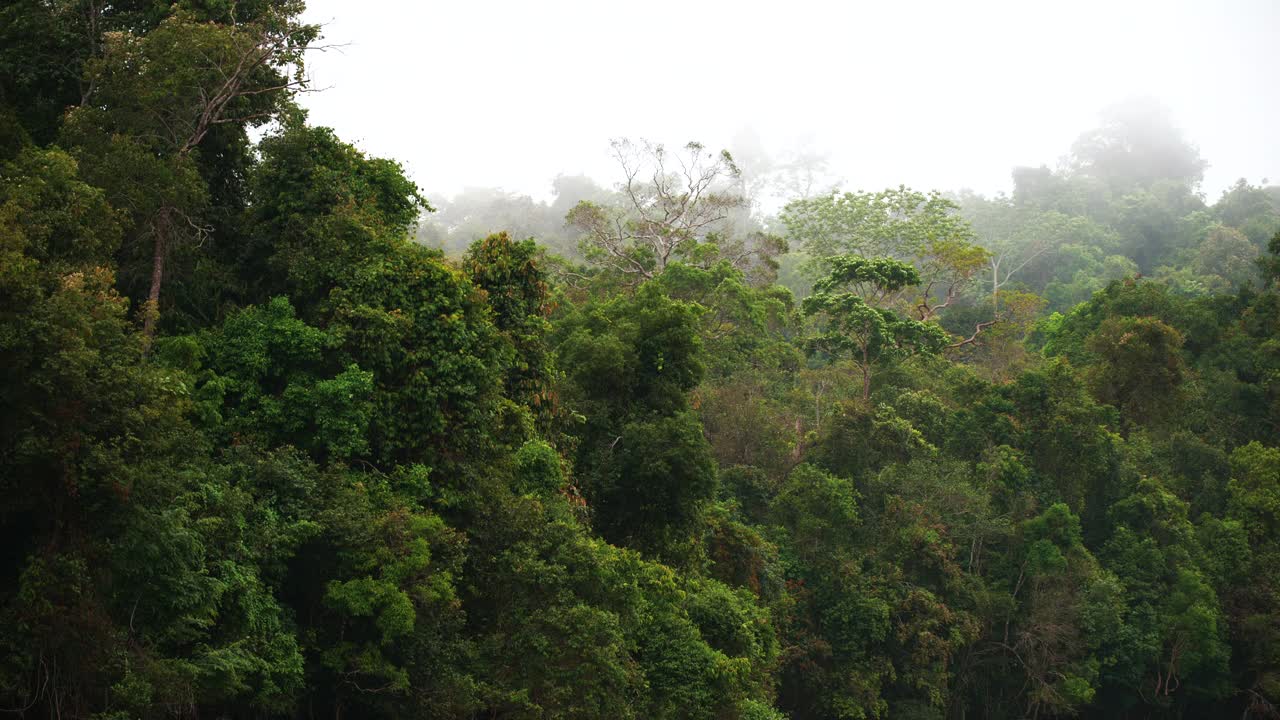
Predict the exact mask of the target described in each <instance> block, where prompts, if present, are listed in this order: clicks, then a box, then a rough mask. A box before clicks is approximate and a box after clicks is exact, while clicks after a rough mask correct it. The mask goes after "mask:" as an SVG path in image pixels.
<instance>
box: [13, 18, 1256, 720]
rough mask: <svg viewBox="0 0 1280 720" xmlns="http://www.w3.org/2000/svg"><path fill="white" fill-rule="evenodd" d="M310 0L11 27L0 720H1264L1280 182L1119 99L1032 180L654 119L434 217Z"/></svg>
mask: <svg viewBox="0 0 1280 720" xmlns="http://www.w3.org/2000/svg"><path fill="white" fill-rule="evenodd" d="M300 11H301V7H300V5H299V4H298V3H296V2H292V0H263V1H260V2H248V3H224V2H199V1H194V0H193V1H191V2H188V1H186V0H179V1H178V2H173V3H164V2H146V3H141V2H123V3H115V4H101V3H91V2H90V3H79V2H57V3H49V2H36V1H34V0H19V1H18V2H13V3H9V4H8V5H7V6H6V7H5V8H3V9H0V20H2V22H0V40H2V42H0V70H2V72H0V363H2V364H3V368H4V372H3V373H2V374H0V498H2V501H0V710H2V711H4V712H5V713H6V714H13V715H15V716H17V717H25V716H33V717H35V716H41V717H43V716H49V717H86V718H88V717H92V718H100V719H102V720H107V719H112V720H117V719H118V720H123V719H125V718H162V717H170V716H177V717H201V716H203V717H226V718H231V717H243V718H261V717H334V718H339V717H342V716H344V715H345V716H350V717H371V718H409V717H414V718H418V717H423V718H481V717H483V718H509V719H512V720H514V719H516V718H602V719H603V718H610V719H613V718H637V719H638V718H645V719H649V718H705V719H707V720H770V719H778V718H783V717H789V718H794V719H795V720H810V719H811V720H826V719H829V718H830V719H836V718H839V719H858V718H904V719H905V718H965V717H989V718H1022V717H1041V716H1043V717H1068V716H1082V717H1096V718H1138V717H1142V718H1147V717H1205V716H1225V715H1230V716H1233V717H1238V716H1243V717H1248V718H1276V717H1280V708H1278V704H1280V232H1278V231H1280V196H1278V194H1277V193H1276V191H1275V189H1274V188H1258V187H1253V186H1250V185H1248V184H1247V183H1244V182H1243V181H1241V183H1240V184H1238V185H1236V186H1235V187H1233V188H1231V189H1230V190H1229V191H1228V192H1227V193H1226V194H1225V195H1224V196H1223V197H1222V198H1221V199H1220V200H1219V201H1218V202H1217V203H1215V204H1213V205H1207V204H1206V203H1205V201H1204V200H1203V198H1202V197H1201V196H1200V195H1198V194H1197V192H1196V188H1197V182H1198V180H1199V177H1200V173H1201V172H1202V170H1203V167H1204V162H1203V160H1201V159H1200V157H1199V154H1198V153H1197V152H1196V151H1195V150H1194V148H1191V147H1190V146H1189V145H1187V144H1186V143H1185V142H1184V141H1183V140H1182V139H1181V137H1180V136H1179V135H1178V134H1177V133H1176V131H1174V130H1172V129H1171V126H1169V125H1168V123H1167V121H1165V120H1164V119H1162V118H1161V117H1160V116H1159V115H1158V114H1156V115H1151V114H1150V113H1147V114H1143V113H1140V112H1138V111H1137V110H1135V109H1134V108H1133V107H1126V108H1121V109H1119V110H1117V111H1115V112H1114V113H1112V115H1110V116H1108V119H1107V122H1106V124H1104V126H1103V127H1101V128H1099V129H1098V130H1095V131H1092V132H1089V133H1086V134H1085V135H1084V136H1082V138H1081V140H1080V141H1079V142H1078V143H1077V145H1076V146H1075V148H1074V149H1073V154H1072V156H1071V162H1069V163H1068V164H1066V165H1064V167H1063V168H1062V169H1060V170H1049V169H1047V168H1040V169H1019V170H1018V171H1016V172H1015V180H1016V190H1015V192H1014V195H1013V196H1012V197H997V198H994V199H992V198H982V197H977V196H972V195H966V196H960V197H957V198H949V197H946V196H943V195H941V194H938V193H930V194H923V193H919V192H915V191H912V190H910V189H907V188H897V189H889V190H885V191H883V192H878V193H841V194H830V195H821V196H816V197H809V198H801V199H797V200H795V201H794V202H792V203H791V204H789V205H788V206H787V207H786V209H785V210H784V211H783V213H782V214H781V216H780V218H778V219H777V220H776V222H775V221H767V220H762V219H760V218H757V217H753V216H751V214H750V213H751V208H752V204H751V202H750V201H749V198H746V197H744V196H743V195H742V193H743V192H745V189H746V188H748V187H749V186H751V183H752V182H755V179H752V178H747V177H745V176H744V174H743V171H742V170H741V169H740V168H739V167H738V166H737V165H736V164H735V163H734V161H733V158H732V156H730V155H729V154H727V153H724V154H720V155H715V154H710V153H706V152H705V150H704V148H702V146H700V145H696V144H691V145H690V146H688V147H687V148H686V151H687V152H690V153H692V155H691V157H693V158H694V164H693V165H689V166H686V167H702V168H703V170H701V171H700V172H701V173H702V174H700V175H696V176H693V177H688V176H686V177H685V179H684V181H683V186H682V181H681V180H680V178H676V177H671V176H668V175H664V172H665V170H663V169H662V168H663V167H664V166H663V165H662V162H663V161H664V158H666V160H665V161H666V162H668V163H671V162H672V161H671V158H672V156H671V155H670V154H668V153H667V152H666V151H664V150H663V149H662V148H661V147H657V146H651V145H646V146H643V147H644V150H645V151H646V152H647V153H648V155H647V158H648V160H647V162H650V163H656V166H657V167H658V168H659V169H658V170H657V171H655V172H654V174H653V176H652V180H650V179H649V176H648V175H647V174H642V173H639V172H635V171H634V168H635V167H637V165H635V164H627V163H626V162H624V164H623V167H624V169H625V170H627V173H628V174H627V176H626V178H625V182H624V183H623V184H622V185H621V186H620V188H619V191H618V192H617V193H613V192H606V191H603V190H601V189H600V188H598V187H595V186H593V185H590V183H587V182H585V181H582V179H580V178H579V179H575V178H561V179H559V180H558V186H557V190H558V194H559V195H560V198H561V200H559V201H557V202H558V203H559V204H558V205H557V206H547V205H545V204H544V205H539V206H536V207H535V206H532V205H530V206H528V207H523V206H521V204H520V203H518V202H514V201H511V198H506V199H505V200H504V203H505V204H504V207H506V208H507V210H509V211H510V212H509V214H508V215H504V216H503V218H504V219H503V220H502V223H501V224H490V223H487V222H482V221H478V220H475V219H474V216H472V215H469V214H467V213H462V212H461V211H458V210H457V203H456V202H455V207H453V208H452V211H453V212H454V216H452V219H450V217H451V216H450V212H451V208H445V212H444V213H442V216H443V219H442V220H440V221H437V222H443V223H444V224H445V225H447V227H444V226H439V225H438V226H435V227H434V229H433V226H431V225H430V223H429V222H427V223H424V224H420V225H415V221H416V220H417V218H418V215H419V213H420V212H424V211H430V209H431V208H430V207H429V206H428V204H427V201H426V199H425V198H424V196H423V195H422V194H421V193H420V192H419V190H418V189H417V188H416V187H415V186H414V185H413V183H411V182H410V181H409V180H407V179H406V177H405V175H404V173H403V171H402V169H401V168H400V166H399V165H398V164H396V163H395V162H393V161H389V160H383V159H376V158H370V157H367V156H365V155H364V154H363V153H361V152H360V151H358V150H357V149H355V148H354V147H352V146H351V145H348V144H346V143H344V142H343V141H342V140H340V139H339V138H337V137H336V136H335V135H334V133H333V132H331V131H330V130H328V129H325V128H317V127H312V126H310V125H308V124H307V122H306V117H305V113H304V112H302V111H301V110H300V109H299V108H298V107H297V106H296V105H295V104H294V100H293V93H295V92H296V91H297V90H298V89H299V87H300V86H299V80H298V78H300V77H302V76H301V74H300V70H301V68H300V64H301V63H302V60H303V58H304V51H305V48H306V47H307V46H308V44H310V43H311V42H313V41H314V40H315V38H316V35H317V31H316V28H314V27H309V26H305V25H302V24H300V23H299V22H298V20H297V17H298V13H299V12H300ZM1152 118H1154V119H1152ZM268 121H274V123H275V124H274V125H272V126H271V129H270V130H269V131H268V132H267V133H266V134H265V136H264V137H263V138H262V139H261V141H260V142H257V143H256V144H254V143H252V142H251V141H250V139H249V138H250V135H249V132H248V131H249V130H250V129H251V128H253V127H255V126H258V125H261V124H263V123H266V122H268ZM618 148H622V149H630V150H635V149H636V148H637V146H634V145H629V144H620V145H618V146H615V149H618ZM645 157H646V156H644V155H643V154H642V155H641V156H640V160H637V161H636V162H641V161H646V160H645ZM624 159H626V158H624ZM699 162H700V163H704V164H703V165H697V163H699ZM646 172H649V171H646ZM646 183H651V184H646ZM575 184H576V186H575ZM561 191H562V192H561ZM507 201H511V202H507ZM700 203H701V204H700ZM548 213H550V214H551V215H552V216H553V220H551V221H549V220H548V219H547V218H548ZM566 216H567V218H568V220H569V221H570V223H571V224H573V223H576V226H577V227H579V229H581V231H582V232H581V234H580V236H579V235H574V236H573V239H574V240H575V241H576V240H581V241H582V244H581V246H579V247H578V248H576V249H575V248H573V247H571V246H568V245H567V244H566V242H567V240H566V238H567V237H568V235H567V234H566V233H568V232H569V230H567V229H566V226H565V224H564V219H565V218H566ZM467 218H470V219H469V220H466V222H463V221H462V220H465V219H467ZM606 221H607V222H606ZM766 227H773V228H778V227H785V228H786V233H787V237H786V238H785V240H786V241H788V242H790V244H791V246H792V247H791V249H792V250H793V256H792V259H791V261H788V262H790V265H789V267H790V268H791V269H792V270H793V271H794V272H792V273H791V274H790V275H789V276H788V278H789V280H790V285H791V286H792V287H790V288H788V287H783V286H781V285H778V284H775V280H776V279H777V278H778V277H779V275H778V270H779V268H780V267H781V266H780V264H779V263H778V262H777V260H776V258H777V256H778V254H779V253H781V252H783V251H785V250H786V248H787V242H784V241H783V238H781V237H778V236H777V235H772V234H769V233H766V232H764V228H766ZM415 228H416V230H415ZM504 230H512V231H515V232H516V233H518V234H516V235H512V234H508V233H507V232H503V231H504ZM543 231H545V232H546V233H547V234H548V236H553V237H549V238H534V239H525V234H526V232H528V233H541V232H543ZM432 233H435V234H436V237H435V239H434V240H433V242H434V243H436V244H442V245H444V246H445V247H447V248H449V249H453V250H460V252H457V253H455V254H454V255H453V256H446V255H445V254H444V252H442V251H441V250H439V249H432V248H429V247H428V245H427V244H423V243H418V242H414V241H413V240H412V239H411V238H414V237H416V238H418V239H421V238H423V237H428V239H430V236H431V235H432ZM539 239H541V240H548V239H549V240H551V242H550V243H545V242H544V243H542V244H540V243H539V242H538V240H539ZM464 247H465V251H461V250H462V249H463V248H464ZM566 256H567V257H566ZM584 262H585V264H583V263H584ZM796 291H798V292H796Z"/></svg>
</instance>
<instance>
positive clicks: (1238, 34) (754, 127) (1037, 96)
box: [302, 0, 1280, 202]
mask: <svg viewBox="0 0 1280 720" xmlns="http://www.w3.org/2000/svg"><path fill="white" fill-rule="evenodd" d="M344 10H346V8H344V7H342V6H341V5H340V4H339V3H338V2H336V1H335V0H311V2H309V8H308V11H307V14H306V17H307V18H308V19H309V20H310V21H312V22H319V23H322V24H324V25H325V29H324V35H325V41H324V42H326V43H328V44H336V45H340V46H341V47H340V48H337V49H335V50H332V51H328V52H323V53H312V54H311V55H310V57H309V60H308V63H309V67H308V70H309V73H310V75H311V76H312V79H313V84H314V87H316V88H325V89H324V90H323V91H322V92H315V93H310V94H307V95H305V96H304V97H303V98H302V102H303V104H304V105H305V106H306V107H307V108H308V109H309V110H310V114H311V115H310V116H311V121H312V122H313V123H316V124H321V125H328V126H332V127H333V128H335V130H337V132H338V133H339V135H340V136H342V137H343V138H345V139H348V140H350V141H353V142H354V143H356V144H357V145H358V146H359V147H361V148H362V149H364V150H366V151H367V152H370V153H372V154H375V155H378V156H382V157H390V158H393V159H396V160H399V161H401V162H402V163H403V164H404V165H405V168H406V170H407V171H408V172H409V174H410V176H411V177H412V178H413V179H414V180H415V181H416V182H417V183H418V184H419V185H420V186H421V187H422V188H423V190H424V191H426V192H428V193H431V194H436V195H453V194H456V193H457V192H459V191H461V190H462V189H464V188H467V187H500V188H502V189H504V190H506V191H509V192H516V193H520V194H527V195H531V196H533V197H535V198H538V199H545V198H547V197H549V196H550V190H551V180H552V179H553V178H554V177H555V176H556V175H557V174H560V173H566V174H578V173H582V174H586V175H590V176H591V177H593V178H595V179H597V180H598V181H600V182H601V183H604V184H612V183H613V182H614V181H615V180H616V178H617V173H616V168H615V167H614V165H613V162H612V161H611V159H610V157H609V152H608V148H609V140H610V138H613V137H620V136H627V137H645V138H649V139H652V140H655V141H659V142H666V143H671V144H682V143H684V142H686V141H688V140H698V141H701V142H702V143H704V144H706V145H707V146H709V147H713V148H722V147H727V148H730V149H734V150H740V149H741V148H740V146H741V145H742V144H743V140H744V138H750V137H751V136H755V138H757V141H758V142H759V144H760V145H761V146H762V147H763V149H764V150H765V151H766V152H768V153H769V154H770V155H773V156H781V155H785V154H787V153H788V152H794V151H796V150H798V149H806V150H808V151H810V152H815V153H819V154H825V155H826V156H828V158H829V160H830V165H831V171H832V175H833V176H835V177H836V178H839V179H842V180H843V184H844V186H845V187H847V188H849V189H859V188H861V189H878V188H882V187H888V186H896V185H898V184H906V185H908V186H912V187H916V188H919V189H939V190H944V191H958V190H961V189H972V190H974V191H977V192H981V193H984V194H994V193H998V192H1008V191H1009V190H1010V189H1011V186H1012V182H1011V179H1010V171H1011V170H1012V168H1013V167H1015V166H1023V165H1029V166H1038V165H1048V166H1050V167H1054V166H1056V165H1057V163H1058V160H1059V158H1060V157H1061V156H1063V155H1064V154H1065V153H1066V152H1067V151H1068V149H1069V148H1070V145H1071V143H1072V142H1073V141H1074V139H1075V138H1076V137H1077V136H1078V135H1079V134H1080V133H1081V132H1083V131H1085V130H1087V129H1090V128H1092V127H1096V126H1097V124H1098V120H1099V112H1100V111H1101V110H1103V109H1104V108H1105V107H1106V106H1108V105H1110V104H1112V103H1114V102H1117V101H1120V100H1123V99H1125V98H1127V97H1131V96H1135V95H1143V96H1150V97H1154V98H1156V99H1158V100H1160V101H1161V102H1162V103H1164V104H1165V105H1166V106H1168V107H1169V109H1170V110H1171V113H1172V118H1173V120H1174V122H1175V124H1176V125H1178V126H1179V127H1180V128H1181V129H1182V130H1183V131H1184V133H1185V135H1186V137H1187V139H1188V140H1190V141H1191V142H1192V143H1193V144H1195V145H1197V146H1198V147H1199V148H1200V152H1201V154H1202V156H1203V157H1204V158H1205V159H1206V160H1207V161H1208V162H1209V163H1210V166H1209V168H1208V169H1207V170H1206V172H1205V179H1204V182H1203V184H1202V185H1201V188H1200V189H1201V191H1202V192H1203V193H1204V195H1205V197H1206V198H1207V199H1208V200H1209V201H1210V202H1212V201H1213V200H1215V199H1216V198H1217V197H1218V196H1219V195H1220V194H1221V192H1222V191H1223V190H1224V189H1225V188H1226V187H1228V186H1229V185H1231V184H1232V183H1234V182H1235V181H1236V180H1237V179H1238V178H1241V177H1243V178H1246V179H1247V180H1249V181H1250V182H1253V183H1260V182H1262V181H1263V180H1264V179H1270V180H1272V181H1276V180H1280V137H1278V136H1277V135H1276V134H1275V133H1274V132H1272V131H1271V123H1270V122H1269V121H1271V120H1273V119H1274V118H1275V117H1277V115H1278V113H1277V110H1278V109H1280V98H1278V97H1277V96H1276V94H1275V93H1274V92H1270V91H1268V90H1267V89H1266V88H1267V87H1270V86H1271V85H1273V84H1274V79H1273V77H1272V76H1273V75H1274V70H1273V69H1272V70H1269V68H1273V65H1274V63H1273V62H1272V59H1271V58H1269V57H1268V54H1269V52H1270V48H1269V46H1268V43H1269V41H1270V39H1271V37H1272V36H1273V35H1274V34H1275V31H1276V30H1277V29H1280V4H1277V3H1271V2H1266V1H1265V0H1257V1H1251V2H1243V1H1240V2H1230V3H1224V4H1221V5H1214V6H1203V7H1202V6H1199V5H1197V4H1195V3H1188V2H1177V3H1152V2H1142V3H1133V4H1126V5H1125V6H1123V7H1109V6H1107V5H1106V4H1104V3H1100V2H1085V3H1081V4H1076V5H1074V6H1072V7H1071V8H1068V9H1056V8H1055V9H1046V8H1040V7H1034V6H1029V5H1025V4H1019V3H1007V2H999V3H983V4H981V5H979V6H969V5H959V4H946V5H943V4H935V3H904V4H900V5H894V6H892V7H887V6H886V7H881V6H876V7H842V8H828V7H826V6H825V5H824V4H822V3H815V2H801V3H798V4H792V5H790V6H788V7H786V8H785V9H784V8H781V7H775V8H771V9H767V10H765V9H756V8H754V7H749V8H742V7H741V6H735V5H730V4H728V3H723V2H708V3H696V4H690V3H677V2H671V1H670V0H662V1H660V2H656V3H649V4H647V5H646V6H645V8H644V12H642V13H641V12H632V11H628V10H627V8H626V6H621V5H618V6H606V5H599V4H588V3H579V2H565V3H552V4H550V5H545V4H544V5H540V6H536V7H535V6H529V5H518V4H509V3H486V4H479V3H476V4H462V3H449V4H442V5H439V6H434V7H429V6H426V5H416V4H415V5H411V6H402V5H400V4H398V3H389V2H386V0H372V1H371V2H365V3H363V4H362V5H361V6H360V12H349V11H345V12H344ZM388 16H395V17H396V18H397V19H396V21H395V22H389V21H388ZM1269 63H1270V64H1269ZM406 78H409V79H410V86H411V87H413V88H414V90H413V92H412V93H411V94H410V97H411V98H412V99H410V100H405V99H404V98H405V93H404V84H405V81H406Z"/></svg>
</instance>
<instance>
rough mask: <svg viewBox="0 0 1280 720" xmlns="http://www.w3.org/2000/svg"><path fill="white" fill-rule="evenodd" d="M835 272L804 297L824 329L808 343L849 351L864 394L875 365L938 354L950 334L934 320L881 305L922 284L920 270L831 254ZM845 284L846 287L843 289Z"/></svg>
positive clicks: (812, 348) (815, 349)
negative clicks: (922, 318)
mask: <svg viewBox="0 0 1280 720" xmlns="http://www.w3.org/2000/svg"><path fill="white" fill-rule="evenodd" d="M830 263H831V268H832V269H831V273H830V274H829V275H828V276H827V277H826V278H824V279H823V280H820V281H819V282H818V283H817V284H815V285H814V290H815V291H816V292H815V293H814V294H813V295H811V296H809V297H807V298H805V299H804V302H803V304H802V308H803V310H804V313H805V314H806V315H809V316H819V317H820V318H821V319H822V321H823V325H822V330H821V331H820V332H819V333H818V334H817V335H815V336H813V337H811V338H810V339H809V340H808V342H807V347H808V349H809V352H810V353H822V354H825V355H828V356H830V357H843V356H847V357H849V358H850V359H852V360H853V362H854V364H855V365H856V366H857V367H858V370H859V371H860V372H861V374H862V397H863V399H864V400H866V399H869V398H870V397H871V374H872V371H873V370H874V368H875V366H876V365H878V364H880V363H882V362H885V361H888V360H893V359H905V358H908V357H911V356H913V355H919V354H930V353H937V352H940V351H941V350H942V348H943V347H944V346H945V345H946V344H947V341H948V336H947V333H946V332H945V331H944V330H942V328H940V327H938V326H937V325H934V324H932V323H927V322H921V321H919V320H911V319H909V318H906V317H903V316H901V315H899V314H898V313H897V312H895V311H893V310H890V309H888V308H886V307H883V305H885V304H890V303H891V302H892V300H893V299H894V298H895V297H897V296H898V294H899V293H901V292H903V291H904V290H906V289H908V288H910V287H912V286H915V285H918V284H919V283H920V274H919V273H918V272H916V270H915V268H913V267H911V266H910V265H907V264H906V263H903V262H899V261H897V260H892V259H890V258H874V259H867V258H862V257H857V256H854V255H841V256H837V257H835V258H832V259H831V261H830ZM842 289H844V290H843V291H841V290H842Z"/></svg>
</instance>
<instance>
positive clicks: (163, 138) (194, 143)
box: [64, 6, 318, 337]
mask: <svg viewBox="0 0 1280 720" xmlns="http://www.w3.org/2000/svg"><path fill="white" fill-rule="evenodd" d="M298 12H300V7H293V6H285V7H283V8H281V9H280V10H278V11H276V12H271V13H267V14H265V15H263V16H261V17H257V18H255V19H253V20H251V21H249V22H243V23H234V22H233V24H228V25H219V24H216V23H209V22H202V21H201V20H200V18H198V17H197V16H194V15H191V14H189V13H186V12H184V11H183V10H180V9H179V10H176V11H174V12H173V14H172V15H170V16H169V17H168V18H166V19H165V20H164V21H163V22H162V23H160V24H159V26H158V27H156V28H155V29H154V30H151V31H150V32H148V33H146V34H144V35H141V36H137V35H133V34H130V33H113V34H111V35H109V36H108V37H107V38H106V41H105V43H104V46H103V51H102V55H101V57H100V58H98V59H96V60H95V61H93V62H91V63H89V64H88V66H87V69H86V76H87V84H88V86H89V88H90V90H89V91H88V93H87V94H86V98H85V102H83V103H82V104H81V105H80V106H79V107H78V108H76V109H75V110H74V111H73V112H72V113H71V114H70V116H69V117H68V119H67V127H66V128H65V129H64V135H65V136H66V137H67V139H68V140H70V141H72V142H73V143H74V144H76V145H77V146H78V148H79V151H80V153H81V155H82V157H83V158H86V159H88V160H89V161H90V162H89V163H87V164H88V165H89V166H90V173H89V174H90V177H92V178H94V179H95V181H96V182H98V183H99V184H100V185H101V186H103V187H105V188H108V189H109V197H111V198H112V199H113V201H115V202H116V204H117V205H119V206H121V207H127V208H129V209H130V210H131V212H132V214H133V216H134V218H133V219H134V226H135V228H134V236H135V237H134V240H135V242H137V243H139V244H142V243H147V244H149V245H150V265H151V272H150V281H149V285H148V290H147V294H146V304H145V305H144V308H143V313H144V331H145V334H146V336H147V337H152V336H154V334H155V324H156V321H157V319H158V317H159V310H160V307H159V303H160V289H161V286H162V284H163V281H164V277H165V264H166V261H167V259H168V257H169V254H170V253H171V252H172V251H173V249H174V248H175V246H176V245H177V244H178V243H179V242H180V241H181V240H183V239H186V240H188V241H196V242H198V241H200V240H202V239H203V238H205V237H206V236H207V235H208V233H209V228H208V226H207V224H206V223H205V222H204V219H203V218H202V217H201V213H202V210H203V208H204V206H205V204H206V203H207V202H208V197H207V196H208V192H209V188H208V186H207V183H206V182H205V181H204V180H203V179H202V178H200V177H199V168H198V165H197V163H196V159H195V158H194V157H193V153H195V152H196V151H197V149H198V148H200V146H201V145H202V144H203V143H204V141H205V139H206V137H208V136H209V135H210V133H211V132H212V131H214V130H215V128H218V127H219V126H222V125H233V126H236V127H239V128H241V129H243V128H244V127H246V126H257V125H261V124H263V123H265V122H267V121H268V120H270V119H272V118H274V117H276V116H277V114H278V113H280V112H281V110H283V109H284V108H286V107H288V106H289V102H290V98H291V97H292V96H293V94H294V93H295V92H296V91H297V90H298V89H300V88H302V87H303V86H304V83H305V78H304V76H303V74H302V69H301V68H302V57H303V53H304V52H305V50H306V49H307V46H308V45H309V44H310V42H311V41H312V40H314V39H315V37H316V35H317V32H318V30H317V28H316V27H315V26H310V25H303V24H301V23H299V22H297V21H296V19H295V17H294V16H295V15H296V13H298ZM139 183H141V184H142V187H138V186H137V184H139ZM140 190H141V191H142V192H141V193H140V192H139V191H140ZM138 200H142V201H141V202H139V201H138Z"/></svg>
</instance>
